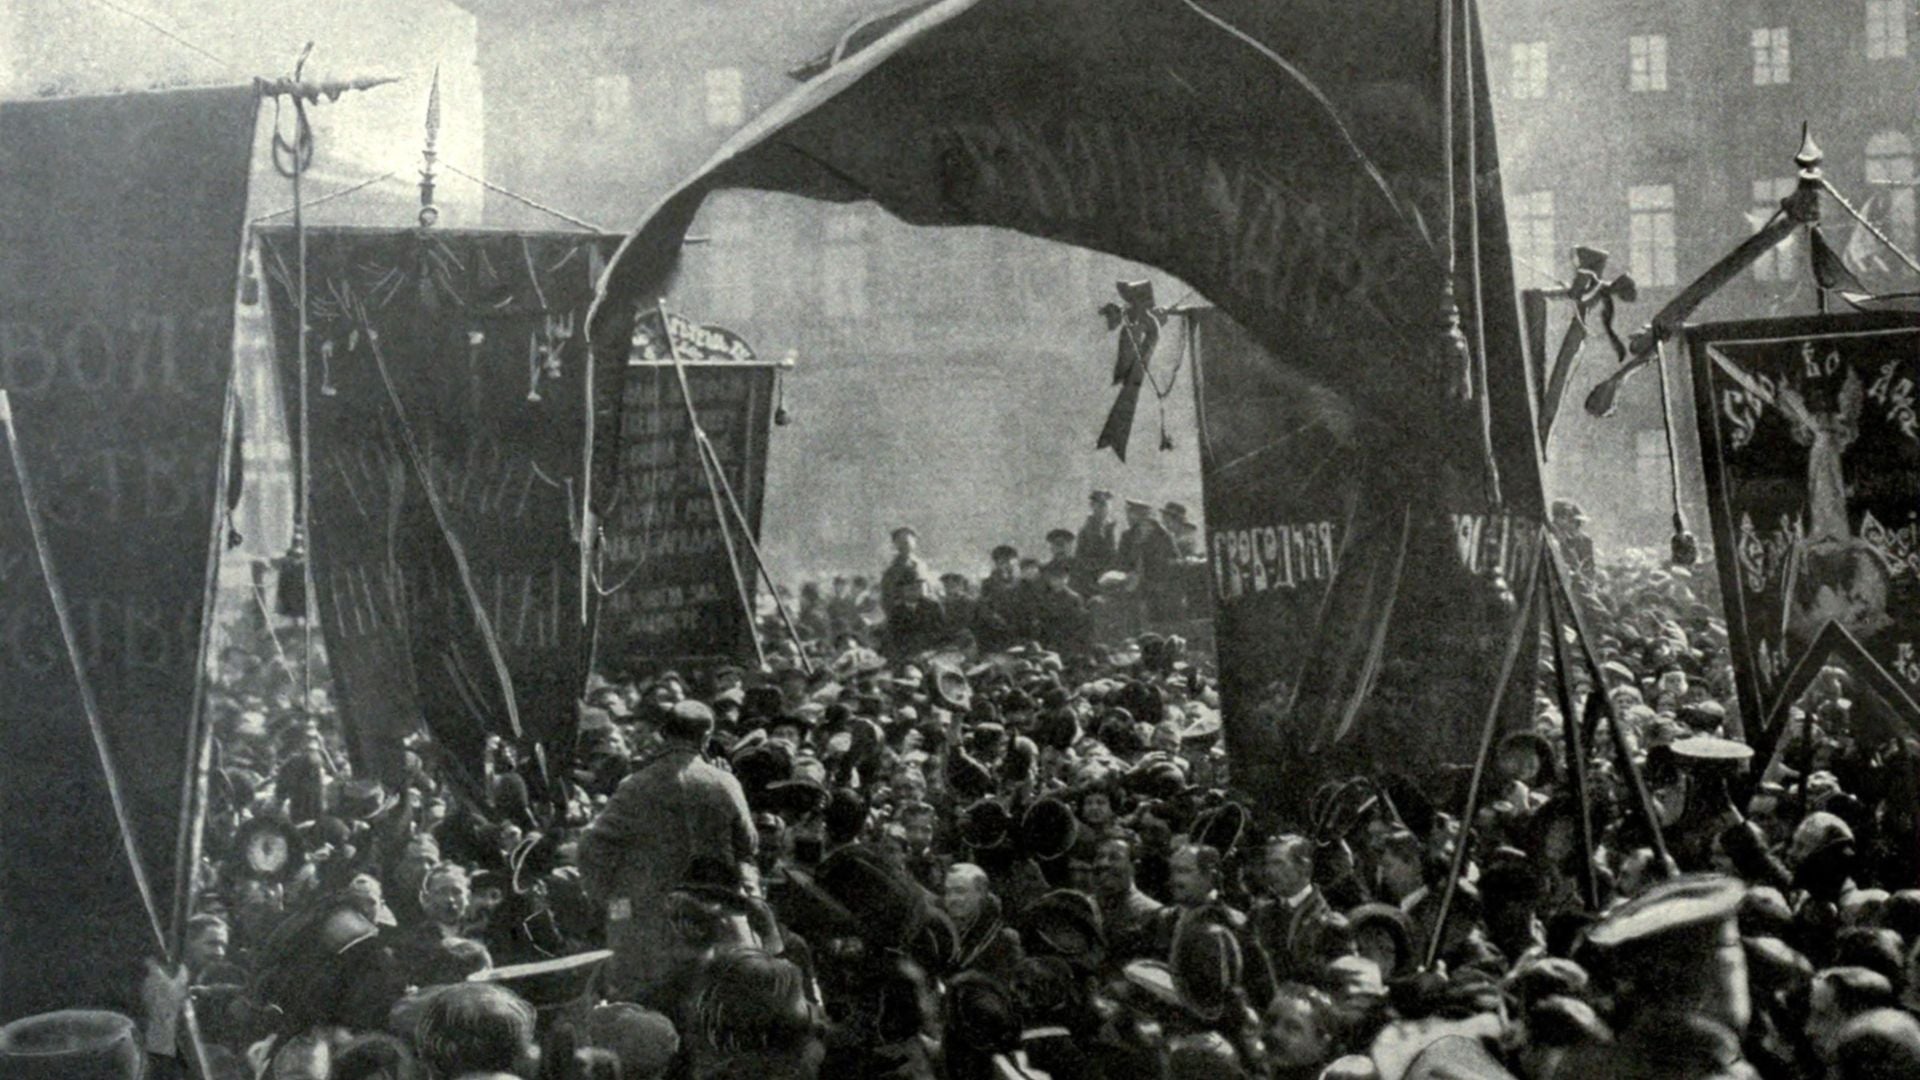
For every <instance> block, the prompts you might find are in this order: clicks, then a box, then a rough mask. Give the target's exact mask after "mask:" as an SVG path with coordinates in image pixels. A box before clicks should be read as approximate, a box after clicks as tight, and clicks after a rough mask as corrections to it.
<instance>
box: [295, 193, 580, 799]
mask: <svg viewBox="0 0 1920 1080" xmlns="http://www.w3.org/2000/svg"><path fill="white" fill-rule="evenodd" d="M260 240H261V254H262V265H263V268H264V273H265V276H266V277H267V279H268V283H269V293H270V296H271V298H272V303H273V324H274V342H275V349H276V353H277V355H278V357H279V370H280V380H281V386H282V389H283V391H284V394H285V398H286V401H287V415H288V416H289V418H290V424H291V426H292V428H293V430H294V433H295V438H296V440H297V438H298V427H299V413H300V409H299V389H300V378H299V360H298V341H297V338H296V334H295V328H296V327H297V326H298V315H297V310H296V306H295V305H296V303H297V288H296V282H297V267H298V254H297V251H296V245H295V237H294V234H293V233H292V231H291V230H287V229H275V230H263V231H262V233H261V237H260ZM608 246H610V244H609V243H606V242H603V241H601V240H599V239H598V238H595V237H590V236H584V235H581V234H577V233H567V234H555V233H507V232H498V233H494V232H469V231H440V230H414V229H404V230H393V229H386V230H376V229H350V228H334V229H313V230H309V231H308V235H307V275H308V287H307V295H308V308H309V310H308V325H309V327H310V332H309V338H308V345H307V351H308V399H309V401H308V408H309V410H310V412H311V417H312V420H311V422H312V425H313V440H312V449H311V455H312V479H311V483H312V493H311V500H312V506H311V513H312V518H313V521H312V534H313V535H312V537H311V538H310V541H309V546H310V550H311V555H312V559H313V567H314V569H313V573H314V583H315V592H316V594H317V596H316V599H317V602H318V608H319V616H320V619H321V626H322V628H323V630H324V633H325V635H326V644H327V650H328V657H329V661H330V663H331V665H332V669H333V673H334V679H335V681H336V683H337V689H338V692H339V698H340V709H341V712H342V715H343V718H344V722H345V726H346V728H347V731H348V733H349V738H350V740H351V742H352V746H353V750H354V753H355V756H356V758H357V759H358V760H359V761H361V762H362V764H363V766H364V767H369V768H371V769H373V771H375V772H376V773H378V774H380V775H382V776H385V777H386V778H388V779H389V780H394V779H398V778H399V775H400V772H401V770H402V768H403V761H402V750H401V743H402V740H403V739H404V738H405V737H406V736H407V735H409V734H411V733H413V732H414V731H416V730H418V729H419V727H420V726H421V724H422V723H423V722H424V723H425V724H426V726H427V728H428V729H429V730H430V731H431V732H432V733H433V735H434V736H435V742H436V743H437V744H438V745H439V747H440V749H442V750H443V751H445V752H447V753H448V754H449V755H451V756H452V757H454V758H455V759H457V760H455V761H454V762H452V764H453V765H454V767H455V768H456V769H457V770H459V771H460V773H461V774H462V775H463V776H464V777H466V778H467V779H468V780H469V781H472V780H473V779H474V778H475V777H478V776H479V775H480V763H481V748H482V747H483V746H484V743H485V739H486V737H487V736H488V735H490V734H495V735H500V736H502V737H503V738H507V739H509V740H512V741H515V742H521V741H537V742H539V743H542V744H544V745H547V746H549V747H551V748H556V749H564V748H565V744H566V743H568V742H569V741H570V740H571V738H572V730H573V722H574V717H575V705H574V703H575V701H576V700H577V699H578V698H579V696H580V694H581V692H582V691H583V689H584V686H585V683H586V664H587V649H588V644H589V640H588V635H587V627H588V626H590V625H591V623H590V619H591V611H590V610H586V611H583V591H582V589H581V565H582V564H581V558H580V548H579V543H578V536H579V529H580V523H579V514H580V504H581V500H582V499H583V498H584V497H585V492H584V489H583V482H582V481H583V478H584V476H585V466H586V447H587V424H588V400H589V394H590V383H591V381H592V372H591V370H590V368H589V365H588V363H587V350H586V348H585V344H584V340H585V339H584V334H583V328H584V320H585V311H586V305H587V302H588V301H589V299H590V298H591V296H592V289H593V282H594V280H595V278H596V277H597V275H598V271H599V269H600V267H601V266H602V265H603V259H604V256H605V254H606V251H605V249H606V247H608ZM383 375H384V377H383ZM613 392H614V393H616V394H617V393H618V387H617V386H616V387H615V388H614V390H613ZM403 419H404V423H403V422H402V421H403ZM296 445H297V443H296ZM423 477H424V478H425V480H424V481H423ZM429 494H431V495H432V496H433V498H432V499H429V498H428V496H429ZM436 503H437V505H435V504H436ZM489 637H491V639H492V641H493V642H494V643H497V647H498V651H499V654H500V657H501V658H502V659H503V660H504V663H505V666H506V669H507V671H508V673H509V674H510V682H511V688H512V695H513V696H512V699H511V705H510V704H509V701H508V700H507V699H505V698H504V697H502V695H501V691H500V689H499V686H500V683H501V681H502V680H500V679H499V678H497V677H496V675H495V673H494V672H493V671H492V670H491V669H492V667H493V662H494V661H493V658H492V655H491V653H492V646H490V645H489V644H488V642H487V639H488V638H489Z"/></svg>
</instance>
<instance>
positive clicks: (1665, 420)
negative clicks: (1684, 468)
mask: <svg viewBox="0 0 1920 1080" xmlns="http://www.w3.org/2000/svg"><path fill="white" fill-rule="evenodd" d="M1653 348H1655V350H1657V359H1655V361H1653V367H1655V375H1659V379H1661V427H1663V429H1665V432H1667V502H1668V505H1670V507H1672V515H1674V536H1672V542H1674V550H1672V555H1674V559H1672V561H1674V563H1682V565H1686V563H1692V561H1693V559H1692V555H1693V552H1692V542H1693V540H1692V536H1690V534H1688V528H1686V513H1684V511H1682V509H1680V450H1678V442H1676V438H1674V427H1676V425H1674V405H1672V392H1670V390H1668V388H1667V342H1665V340H1661V342H1655V344H1653ZM1682 548H1686V552H1682ZM1682 553H1686V555H1688V557H1686V559H1682Z"/></svg>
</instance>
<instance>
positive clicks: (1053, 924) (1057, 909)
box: [1021, 889, 1107, 968]
mask: <svg viewBox="0 0 1920 1080" xmlns="http://www.w3.org/2000/svg"><path fill="white" fill-rule="evenodd" d="M1021 921H1022V922H1024V923H1025V924H1026V932H1027V952H1028V954H1029V955H1036V954H1045V955H1051V956H1058V957H1060V958H1061V959H1063V960H1068V961H1071V962H1073V963H1076V964H1080V965H1082V966H1084V967H1087V968H1097V967H1099V966H1100V964H1101V963H1102V961H1103V959H1104V958H1105V956H1106V948H1107V935H1106V931H1105V929H1104V928H1103V926H1102V925H1101V920H1100V908H1099V907H1098V906H1097V905H1096V904H1095V903H1094V902H1093V898H1092V897H1089V896H1088V895H1087V894H1086V893H1083V892H1078V891H1076V890H1073V889H1055V890H1053V891H1052V892H1049V893H1047V894H1045V895H1043V896H1041V897H1040V899H1038V900H1035V901H1034V902H1033V904H1032V906H1031V907H1029V908H1027V910H1026V913H1025V915H1024V916H1023V917H1022V920H1021Z"/></svg>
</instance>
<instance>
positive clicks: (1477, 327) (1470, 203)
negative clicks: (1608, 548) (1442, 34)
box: [1447, 0, 1505, 506]
mask: <svg viewBox="0 0 1920 1080" xmlns="http://www.w3.org/2000/svg"><path fill="white" fill-rule="evenodd" d="M1462 12H1463V18H1462V26H1461V29H1460V36H1461V39H1462V42H1463V45H1464V48H1463V50H1462V51H1463V52H1464V53H1465V58H1464V59H1463V60H1462V62H1461V65H1460V66H1461V78H1462V79H1463V80H1465V83H1466V91H1467V94H1466V97H1467V117H1466V121H1467V257H1468V258H1469V259H1470V260H1471V262H1472V266H1471V267H1469V269H1468V273H1469V274H1470V275H1471V276H1472V278H1473V353H1472V355H1471V356H1470V357H1469V358H1468V360H1469V362H1470V363H1472V365H1473V396H1474V397H1475V399H1477V401H1478V402H1479V409H1480V450H1481V453H1482V454H1483V456H1484V457H1485V462H1486V480H1487V501H1488V503H1489V504H1490V505H1493V506H1499V505H1501V504H1502V503H1503V502H1504V501H1505V500H1504V499H1502V498H1501V491H1500V459H1499V458H1498V457H1497V456H1495V454H1494V452H1493V392H1492V387H1491V386H1490V385H1489V383H1488V379H1487V307H1486V299H1485V295H1484V293H1485V290H1484V287H1483V284H1482V282H1481V279H1480V115H1479V112H1480V110H1479V106H1478V102H1479V97H1478V92H1477V86H1476V83H1475V81H1474V77H1473V59H1474V55H1475V53H1474V35H1473V30H1474V26H1475V25H1476V24H1477V23H1478V21H1479V20H1478V18H1477V16H1478V14H1479V10H1478V8H1477V7H1476V6H1475V5H1474V2H1473V0H1464V2H1463V6H1462ZM1448 36H1449V37H1451V36H1452V35H1451V34H1449V35H1448ZM1447 101H1448V106H1447V113H1448V115H1449V116H1451V115H1452V113H1453V105H1452V101H1453V97H1452V94H1451V93H1449V94H1448V97H1447ZM1449 161H1451V158H1449ZM1448 280H1452V279H1451V278H1449V279H1448Z"/></svg>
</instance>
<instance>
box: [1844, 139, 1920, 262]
mask: <svg viewBox="0 0 1920 1080" xmlns="http://www.w3.org/2000/svg"><path fill="white" fill-rule="evenodd" d="M1867 184H1868V186H1869V187H1871V188H1873V189H1874V190H1873V195H1872V198H1871V200H1870V202H1869V205H1868V208H1867V210H1866V213H1867V215H1868V216H1869V217H1870V218H1872V219H1873V220H1874V222H1875V223H1876V224H1877V225H1879V226H1880V231H1881V232H1884V233H1886V234H1887V239H1889V240H1891V241H1893V242H1894V243H1895V244H1897V245H1899V247H1900V250H1902V251H1904V252H1907V253H1908V254H1912V253H1913V243H1914V196H1913V189H1914V170H1913V143H1912V142H1910V141H1909V140H1908V139H1907V137H1906V136H1905V135H1903V134H1901V133H1900V132H1898V131H1883V132H1881V133H1880V134H1878V135H1875V136H1874V137H1873V138H1871V139H1868V140H1867ZM1876 210H1877V211H1879V212H1878V213H1875V212H1874V211H1876ZM1856 231H1857V232H1864V230H1856ZM1874 248H1875V249H1876V250H1875V255H1877V256H1878V257H1879V258H1880V261H1881V262H1882V263H1884V264H1886V265H1887V267H1888V269H1892V264H1893V262H1894V256H1893V255H1892V253H1891V252H1888V251H1886V250H1885V249H1884V248H1881V247H1880V245H1879V244H1878V243H1877V242H1876V243H1875V244H1874Z"/></svg>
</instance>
